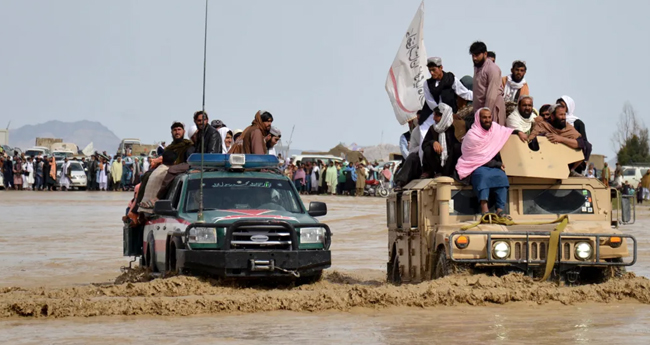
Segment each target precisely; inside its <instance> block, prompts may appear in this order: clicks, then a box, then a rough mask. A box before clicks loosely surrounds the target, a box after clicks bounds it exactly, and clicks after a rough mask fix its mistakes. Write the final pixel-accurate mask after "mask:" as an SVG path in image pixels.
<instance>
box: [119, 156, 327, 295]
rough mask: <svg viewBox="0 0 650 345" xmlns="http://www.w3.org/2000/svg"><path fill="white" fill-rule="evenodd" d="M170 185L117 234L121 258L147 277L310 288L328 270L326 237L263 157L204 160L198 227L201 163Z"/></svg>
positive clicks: (319, 211) (322, 209)
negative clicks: (138, 220)
mask: <svg viewBox="0 0 650 345" xmlns="http://www.w3.org/2000/svg"><path fill="white" fill-rule="evenodd" d="M188 163H189V164H190V166H191V169H190V171H189V172H188V173H185V174H182V175H179V176H177V177H176V178H175V180H174V181H173V182H172V184H171V187H170V188H169V192H168V195H167V199H166V200H159V201H157V202H156V203H155V207H154V214H153V215H152V216H151V217H149V218H148V219H147V221H146V223H145V224H144V226H140V227H138V228H130V227H128V226H125V228H124V255H125V256H140V257H141V264H142V265H143V266H147V267H149V268H150V269H151V271H153V272H178V273H187V272H191V273H197V274H209V275H216V276H219V277H232V278H265V277H280V278H290V279H296V280H297V281H298V282H300V283H309V282H313V281H316V280H318V279H320V277H321V275H322V271H323V270H324V269H326V268H329V267H330V265H331V255H330V251H329V247H330V243H331V236H332V234H331V231H330V229H329V227H328V226H327V225H326V224H323V223H319V222H318V221H317V220H316V219H315V218H314V217H318V216H323V215H325V214H326V213H327V206H326V205H325V204H324V203H320V202H311V203H310V205H309V209H305V207H304V205H303V203H302V200H301V199H300V197H299V195H298V192H297V191H296V189H295V187H294V185H293V183H291V181H290V180H289V179H288V178H287V177H285V176H283V175H282V174H279V173H277V172H276V170H277V168H278V160H277V158H276V157H273V156H262V155H221V154H205V155H204V163H203V211H204V220H205V221H203V222H202V221H200V220H199V219H198V212H199V203H200V199H199V196H200V191H199V185H200V181H201V177H200V172H198V171H197V170H196V169H200V168H201V166H202V164H201V156H200V155H199V154H194V155H192V156H191V157H190V158H189V161H188Z"/></svg>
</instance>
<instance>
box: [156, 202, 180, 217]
mask: <svg viewBox="0 0 650 345" xmlns="http://www.w3.org/2000/svg"><path fill="white" fill-rule="evenodd" d="M153 213H155V214H157V215H160V216H172V217H176V216H178V211H177V210H175V209H174V208H173V207H172V201H171V200H158V201H156V203H155V204H154V206H153Z"/></svg>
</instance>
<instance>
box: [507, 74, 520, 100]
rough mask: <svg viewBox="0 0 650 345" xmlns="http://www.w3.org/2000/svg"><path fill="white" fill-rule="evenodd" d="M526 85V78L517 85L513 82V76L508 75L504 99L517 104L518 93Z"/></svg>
mask: <svg viewBox="0 0 650 345" xmlns="http://www.w3.org/2000/svg"><path fill="white" fill-rule="evenodd" d="M524 84H526V79H525V78H521V81H520V82H518V83H516V82H515V81H514V80H512V75H508V77H507V79H506V85H505V86H504V87H503V99H504V100H505V101H506V102H515V101H516V99H515V97H516V96H517V91H519V89H521V88H522V87H524Z"/></svg>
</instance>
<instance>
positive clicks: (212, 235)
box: [188, 228, 217, 243]
mask: <svg viewBox="0 0 650 345" xmlns="http://www.w3.org/2000/svg"><path fill="white" fill-rule="evenodd" d="M188 242H189V243H217V229H216V228H191V229H190V236H189V238H188Z"/></svg>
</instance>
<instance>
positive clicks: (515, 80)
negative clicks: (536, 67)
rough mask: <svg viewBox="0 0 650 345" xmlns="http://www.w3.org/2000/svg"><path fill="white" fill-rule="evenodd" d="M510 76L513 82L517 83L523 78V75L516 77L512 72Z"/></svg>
mask: <svg viewBox="0 0 650 345" xmlns="http://www.w3.org/2000/svg"><path fill="white" fill-rule="evenodd" d="M510 77H511V78H512V81H514V82H515V83H519V82H520V81H521V80H522V79H524V77H521V78H517V77H515V75H514V74H511V75H510Z"/></svg>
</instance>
